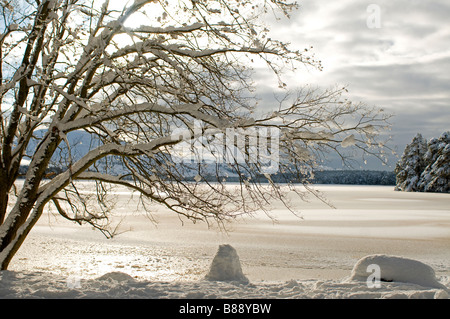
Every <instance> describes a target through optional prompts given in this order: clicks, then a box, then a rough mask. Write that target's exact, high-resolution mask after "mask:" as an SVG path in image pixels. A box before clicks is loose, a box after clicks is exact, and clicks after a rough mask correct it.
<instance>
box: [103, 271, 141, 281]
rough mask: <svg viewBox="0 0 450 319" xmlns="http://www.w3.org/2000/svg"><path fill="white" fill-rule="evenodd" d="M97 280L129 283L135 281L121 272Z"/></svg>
mask: <svg viewBox="0 0 450 319" xmlns="http://www.w3.org/2000/svg"><path fill="white" fill-rule="evenodd" d="M97 280H102V281H103V280H104V281H117V282H127V281H134V278H133V277H131V276H130V275H128V274H126V273H123V272H120V271H113V272H109V273H107V274H104V275H103V276H100V277H98V278H97Z"/></svg>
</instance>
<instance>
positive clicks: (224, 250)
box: [205, 245, 248, 283]
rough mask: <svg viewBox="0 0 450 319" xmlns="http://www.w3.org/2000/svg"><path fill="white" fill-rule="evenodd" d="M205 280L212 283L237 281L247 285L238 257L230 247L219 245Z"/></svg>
mask: <svg viewBox="0 0 450 319" xmlns="http://www.w3.org/2000/svg"><path fill="white" fill-rule="evenodd" d="M205 279H206V280H212V281H238V282H243V283H248V279H247V277H245V275H244V273H243V272H242V267H241V262H240V261H239V256H238V254H237V252H236V249H234V248H233V247H232V246H230V245H220V246H219V250H218V251H217V254H216V256H215V257H214V259H213V261H212V264H211V268H210V270H209V273H208V274H207V275H206V277H205Z"/></svg>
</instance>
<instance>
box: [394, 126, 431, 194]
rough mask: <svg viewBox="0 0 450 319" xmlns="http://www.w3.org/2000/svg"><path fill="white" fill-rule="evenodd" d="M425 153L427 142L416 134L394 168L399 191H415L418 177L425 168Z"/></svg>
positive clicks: (396, 188)
mask: <svg viewBox="0 0 450 319" xmlns="http://www.w3.org/2000/svg"><path fill="white" fill-rule="evenodd" d="M426 152H427V142H426V140H425V139H424V138H423V137H422V135H421V134H417V135H416V136H415V137H414V139H413V140H412V142H411V144H408V145H407V146H406V148H405V151H404V153H403V155H402V157H401V159H400V161H399V162H398V163H397V164H396V166H395V174H396V179H397V186H396V187H395V190H399V191H407V192H411V191H417V190H418V189H417V184H418V182H419V180H420V176H421V174H422V172H423V170H424V168H425V167H426V164H425V162H424V156H425V154H426Z"/></svg>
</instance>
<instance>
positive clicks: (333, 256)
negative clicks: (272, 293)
mask: <svg viewBox="0 0 450 319" xmlns="http://www.w3.org/2000/svg"><path fill="white" fill-rule="evenodd" d="M230 187H232V186H230ZM315 188H316V189H318V190H320V191H321V192H323V193H324V195H325V196H326V197H327V198H328V200H329V201H330V202H331V203H332V204H333V205H334V206H335V208H330V207H329V206H327V205H325V204H324V203H323V202H321V201H319V200H317V199H315V198H313V197H311V198H310V201H309V202H304V201H302V200H300V199H297V198H295V197H293V198H292V200H293V205H294V206H295V207H296V208H297V210H299V211H300V213H301V217H302V218H299V217H297V216H294V215H293V214H292V213H290V212H289V211H288V210H287V209H285V208H283V207H281V206H280V207H276V209H275V210H273V212H272V216H273V217H274V218H276V219H277V220H276V222H274V221H273V220H271V219H270V218H268V217H267V216H265V215H264V214H261V215H255V216H252V217H247V218H243V219H238V220H237V221H236V222H233V223H230V224H228V225H227V230H228V231H227V232H224V231H221V230H219V229H218V228H216V227H210V228H208V226H207V225H205V224H202V223H197V224H193V223H191V222H190V221H185V220H181V219H180V218H179V217H178V216H176V215H175V214H174V213H171V212H169V211H168V210H167V209H166V208H163V207H161V206H154V207H152V210H151V211H149V212H145V211H143V210H142V208H137V207H136V198H137V196H136V195H134V196H132V195H131V193H130V192H128V191H127V190H126V189H117V191H116V193H115V198H116V200H117V205H116V210H115V216H114V217H113V222H119V221H120V226H119V227H120V228H119V229H120V230H121V231H122V233H121V234H120V235H118V236H116V237H115V238H113V239H109V240H108V239H106V238H105V237H104V236H103V235H102V234H100V233H99V232H98V231H94V230H92V229H91V228H89V226H78V225H76V224H73V223H70V222H68V221H66V220H63V219H62V218H60V217H58V216H57V214H56V212H48V213H46V214H44V215H43V216H42V217H41V219H40V220H39V222H38V224H37V225H36V226H35V227H34V229H33V230H32V231H31V233H30V235H29V236H28V238H27V239H26V241H25V242H24V244H23V246H22V248H21V249H20V250H19V252H18V254H17V255H16V257H15V258H14V259H13V261H12V262H11V264H10V267H9V269H10V270H11V271H17V272H21V271H35V272H44V273H52V274H56V275H62V276H66V277H67V276H78V277H81V278H85V279H90V278H97V277H99V276H101V275H103V274H105V273H108V272H113V271H120V272H124V273H127V274H130V275H131V276H133V277H135V278H137V279H141V280H151V281H192V280H198V279H201V278H203V277H204V276H205V274H206V273H207V272H208V269H209V266H210V264H211V261H212V258H213V257H214V255H215V253H216V251H217V249H218V246H219V245H220V244H225V243H226V244H230V245H232V246H233V247H234V248H235V249H236V250H237V252H238V254H239V257H240V260H241V263H242V268H243V271H244V273H245V275H246V276H247V277H248V278H249V280H250V281H269V282H271V281H286V280H290V279H298V280H309V279H314V280H319V279H320V280H337V279H342V278H344V277H348V276H349V274H350V272H351V270H352V267H353V265H354V264H355V262H356V261H358V260H359V259H360V258H362V257H364V256H366V255H370V254H389V255H399V256H403V257H407V258H413V259H417V260H420V261H422V262H425V263H427V264H429V265H430V266H432V267H433V268H434V269H435V271H436V275H437V276H438V277H439V276H450V195H449V194H431V193H403V192H395V191H393V187H385V186H328V185H326V186H325V185H316V186H315ZM86 191H89V183H87V184H86ZM148 213H151V216H152V218H153V219H154V220H155V221H156V223H155V222H154V221H152V220H151V219H150V218H149V217H148V215H147V214H148ZM212 226H213V225H212Z"/></svg>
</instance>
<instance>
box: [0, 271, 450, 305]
mask: <svg viewBox="0 0 450 319" xmlns="http://www.w3.org/2000/svg"><path fill="white" fill-rule="evenodd" d="M123 278H128V277H127V274H125V273H123V274H119V273H106V274H105V275H104V276H103V278H102V279H101V278H97V279H80V281H79V284H78V285H76V286H75V285H69V284H68V282H67V278H65V277H64V276H57V275H54V274H50V273H46V272H25V271H24V272H13V271H0V298H1V299H18V298H31V299H97V298H100V299H160V298H167V299H185V298H188V299H303V298H308V299H324V298H326V299H398V298H401V299H448V298H449V295H448V293H447V291H446V290H444V289H436V288H428V287H422V286H419V285H413V284H405V283H399V282H383V284H382V286H381V287H380V288H368V287H367V284H366V282H361V281H353V282H346V281H344V280H324V281H322V280H289V281H276V282H265V281H264V282H261V281H259V282H252V283H251V284H243V283H240V282H236V281H208V280H196V281H170V282H169V281H146V280H137V279H135V280H121V279H123ZM105 279H106V280H105Z"/></svg>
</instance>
